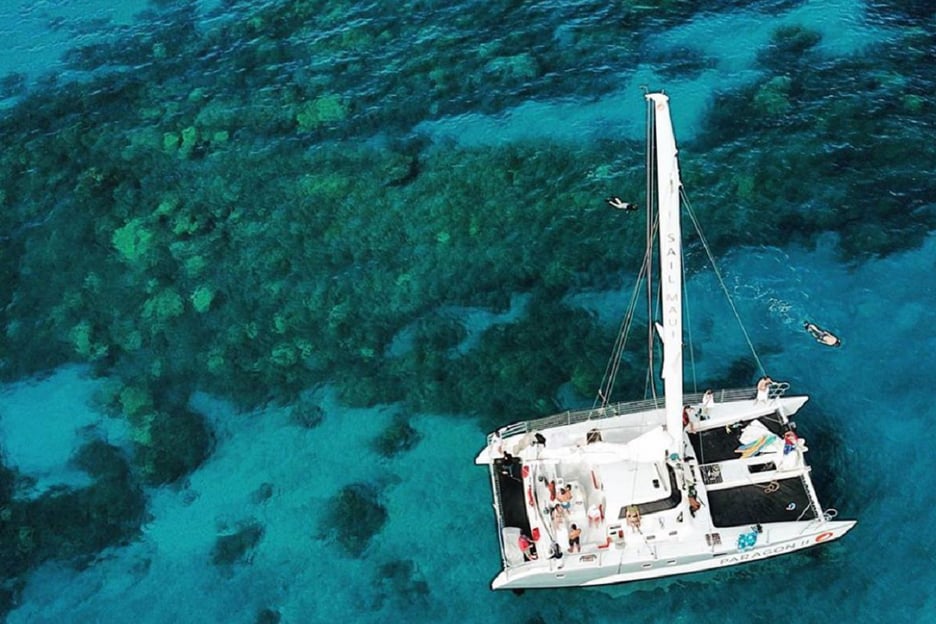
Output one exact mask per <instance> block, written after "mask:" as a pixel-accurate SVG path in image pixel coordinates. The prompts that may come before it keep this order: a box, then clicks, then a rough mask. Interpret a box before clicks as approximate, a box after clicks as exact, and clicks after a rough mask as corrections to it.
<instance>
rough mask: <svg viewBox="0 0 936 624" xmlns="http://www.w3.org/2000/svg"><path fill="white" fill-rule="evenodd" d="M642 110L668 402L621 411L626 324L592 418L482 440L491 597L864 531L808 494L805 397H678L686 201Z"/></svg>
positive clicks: (659, 120)
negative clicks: (497, 566) (490, 524)
mask: <svg viewBox="0 0 936 624" xmlns="http://www.w3.org/2000/svg"><path fill="white" fill-rule="evenodd" d="M646 99H647V106H648V141H647V145H648V158H647V166H648V176H647V179H648V189H647V190H648V193H647V195H648V199H647V210H648V214H647V224H648V225H647V228H648V235H647V245H648V247H647V253H646V255H645V256H644V263H643V267H642V268H641V271H640V275H641V279H640V280H638V282H639V283H640V282H642V281H643V278H645V277H646V276H647V275H649V274H650V273H652V270H650V267H651V266H652V265H653V264H654V263H653V261H652V259H653V256H654V252H653V250H654V248H656V250H657V251H656V255H657V256H658V260H659V276H658V277H659V283H660V284H659V288H658V291H657V294H656V295H655V296H650V297H647V300H648V308H649V307H656V308H657V309H658V310H659V312H658V314H659V320H658V321H656V322H654V323H652V325H651V327H652V328H650V329H649V331H650V332H651V333H652V334H655V336H656V340H658V341H659V342H660V343H662V344H661V346H659V347H656V346H655V345H654V344H653V342H654V340H649V341H648V343H649V344H650V348H649V354H648V355H649V363H650V366H651V367H653V357H654V355H653V354H654V352H655V351H656V350H658V349H659V350H662V355H663V357H662V363H661V366H660V378H661V379H662V383H663V397H662V400H661V397H659V396H658V395H657V393H656V391H655V390H653V389H652V390H651V391H650V392H648V394H650V395H651V396H650V398H645V399H642V400H639V401H633V402H624V403H616V402H611V400H610V399H611V394H612V390H613V385H614V378H615V375H616V372H617V368H618V364H619V362H620V359H621V355H622V352H623V349H624V345H625V343H626V332H627V328H628V327H629V325H630V323H629V322H625V323H622V332H621V334H620V335H619V337H618V340H617V342H616V344H615V349H614V353H613V354H612V357H611V362H610V363H609V367H608V374H607V375H606V377H605V380H604V382H603V383H602V386H601V389H600V390H599V391H598V393H597V398H596V400H595V404H594V406H593V407H592V408H591V409H584V410H578V411H567V412H562V413H559V414H555V415H553V416H549V417H546V418H541V419H538V420H529V421H525V422H517V423H514V424H511V425H508V426H505V427H502V428H500V429H498V430H497V431H494V432H492V433H491V434H489V435H488V436H487V444H486V446H485V447H484V448H483V449H482V450H481V452H480V453H479V454H478V456H477V457H476V459H475V463H476V464H479V465H485V466H488V467H489V471H490V479H491V489H492V493H493V499H494V504H493V508H494V515H495V518H496V521H497V530H498V537H499V542H500V555H501V560H502V564H503V566H502V570H501V571H500V573H499V574H497V576H496V578H495V579H494V581H493V582H492V584H491V586H492V588H493V589H515V590H521V589H525V588H548V587H582V586H591V585H604V584H611V583H624V582H629V581H638V580H645V579H652V578H659V577H664V576H671V575H677V574H685V573H689V572H697V571H702V570H713V569H718V568H724V567H727V566H733V565H736V564H740V563H745V562H752V561H759V560H762V559H766V558H768V557H774V556H777V555H783V554H787V553H792V552H796V551H799V550H803V549H805V548H810V547H813V546H817V545H820V544H825V543H828V542H831V541H833V540H836V539H839V538H841V537H842V536H843V535H845V533H847V532H848V531H849V530H850V529H851V528H852V527H853V526H855V521H854V520H838V519H836V516H837V512H836V511H835V510H834V509H823V507H822V505H821V504H820V502H819V498H818V496H817V494H816V491H815V489H814V487H813V483H812V480H811V478H810V467H809V465H808V464H807V463H806V452H807V450H808V449H807V447H806V444H805V440H804V439H802V438H800V437H799V436H798V435H797V433H796V428H795V423H793V422H792V421H791V417H792V416H793V415H794V414H795V413H796V412H797V411H798V410H799V409H800V408H801V407H802V406H803V405H804V404H805V403H806V401H807V400H808V397H807V396H787V390H788V389H789V385H788V384H786V383H777V382H774V381H773V380H771V379H770V378H769V377H767V376H766V375H764V376H763V377H762V378H761V380H760V381H759V382H758V383H757V387H756V388H754V387H751V388H745V389H740V390H739V389H725V390H717V391H715V390H708V391H706V392H705V393H704V394H701V393H686V392H684V388H683V364H684V363H683V351H684V346H683V345H684V340H683V283H682V282H683V271H682V235H681V223H680V216H681V198H682V196H683V188H682V183H681V181H680V176H679V164H678V161H677V150H676V140H675V136H674V132H673V125H672V120H671V117H670V107H669V98H668V96H666V95H665V94H663V93H648V94H647V95H646ZM686 206H687V208H689V204H688V202H686ZM688 212H689V216H690V217H692V221H693V222H695V221H696V219H695V217H694V214H693V213H692V212H691V210H689V211H688ZM706 249H707V246H706ZM710 260H711V261H712V263H713V264H712V266H713V269H714V270H715V273H716V275H718V271H717V268H715V265H714V259H713V258H711V255H710ZM636 292H637V290H636V289H635V295H636ZM726 294H727V289H726ZM637 299H638V297H636V296H635V297H634V298H633V299H632V302H631V306H632V307H631V308H630V309H629V311H628V315H627V317H626V320H628V321H629V320H630V319H631V318H632V314H633V306H634V305H635V302H636V301H637ZM651 300H655V301H656V305H654V304H651V303H649V302H650V301H651ZM652 314H653V310H648V315H650V316H648V318H654V317H653V316H652ZM742 330H743V327H742ZM745 336H747V334H746V332H745ZM748 344H751V343H750V340H748ZM755 359H756V360H757V362H758V365H760V360H759V359H757V356H756V353H755ZM761 370H763V367H762V366H761ZM650 386H651V388H655V384H650Z"/></svg>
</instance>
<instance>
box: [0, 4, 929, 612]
mask: <svg viewBox="0 0 936 624" xmlns="http://www.w3.org/2000/svg"><path fill="white" fill-rule="evenodd" d="M933 58H936V5H934V4H933V3H931V2H925V1H906V0H867V1H866V2H860V1H856V0H803V1H797V0H764V1H760V2H732V1H730V0H713V1H710V2H702V3H689V2H666V1H656V0H649V1H647V2H643V3H630V2H598V1H591V0H575V1H569V2H551V1H545V0H544V1H539V2H515V1H508V0H487V1H485V2H477V1H471V0H449V1H448V2H435V1H433V0H410V1H402V2H398V3H373V2H351V1H346V2H327V1H311V0H288V1H282V2H273V1H256V2H247V1H239V0H216V1H211V2H208V1H205V2H194V1H192V2H182V1H179V2H173V1H171V0H162V1H158V2H156V1H153V2H144V1H142V0H132V1H128V2H120V3H113V2H110V3H107V2H101V1H100V0H44V1H28V2H27V1H26V0H0V139H2V140H0V327H2V330H3V331H0V619H5V621H7V622H10V623H39V622H108V623H109V622H114V623H126V622H136V623H139V624H149V623H153V624H156V623H164V622H191V623H202V622H226V623H228V622H229V623H246V624H251V623H254V622H257V623H274V622H296V623H300V622H355V623H357V622H361V623H366V622H374V623H378V622H380V623H383V622H391V621H399V622H414V623H418V622H459V623H466V624H470V623H474V622H477V623H484V624H489V623H493V622H511V623H519V624H523V623H531V624H532V623H540V622H589V623H592V624H602V623H605V622H607V623H612V622H613V623H620V622H685V623H690V622H691V623H693V624H705V623H713V624H714V623H719V624H720V623H724V622H751V623H757V622H765V623H766V622H776V621H778V620H781V621H787V622H804V623H809V622H816V623H820V622H821V623H823V624H825V623H829V622H862V623H863V622H888V623H904V622H906V623H917V622H931V621H936V597H934V593H933V591H932V587H933V585H934V584H936V571H934V570H936V567H934V566H933V563H932V562H933V560H934V557H936V549H934V546H933V540H932V535H933V534H934V532H936V513H934V511H933V506H934V504H936V476H934V475H936V473H934V471H932V470H931V467H932V464H933V461H932V459H931V457H930V453H929V450H928V449H929V447H928V441H929V437H928V436H929V435H930V434H931V433H932V422H933V419H934V418H936V410H934V408H933V398H932V390H931V389H930V378H931V376H932V375H931V373H932V371H933V370H936V332H934V327H936V311H934V310H936V305H934V304H936V296H934V293H936V286H934V284H936V282H934V279H933V274H934V269H936V236H934V235H933V231H934V228H936V183H934V181H933V176H932V172H933V171H934V170H936V147H934V142H933V140H932V137H933V136H934V130H936V107H934V103H933V100H932V94H933V93H934V92H936V84H934V83H936V65H934V64H933V62H932V59H933ZM645 88H646V89H651V90H659V89H662V90H665V92H667V93H668V94H669V95H670V98H671V106H672V110H673V118H674V125H675V128H676V135H677V140H678V142H679V145H680V155H681V170H682V174H683V182H684V186H685V191H686V195H687V197H688V198H689V200H690V205H691V207H692V210H693V213H694V214H696V215H697V216H698V217H699V221H700V223H701V224H702V228H703V229H704V232H705V236H706V240H707V241H708V243H709V244H710V246H711V248H712V250H713V253H714V254H715V257H716V261H717V262H718V266H719V270H720V271H721V274H722V276H723V278H724V283H725V286H726V288H727V290H728V291H729V293H730V295H731V297H732V300H733V302H734V305H735V306H736V308H737V312H738V316H739V317H740V318H741V319H742V321H743V322H744V327H745V329H746V330H747V333H748V335H749V336H750V339H751V342H752V344H753V345H754V347H755V349H756V352H757V358H754V357H753V356H752V355H751V354H750V351H749V349H748V344H747V342H746V340H745V338H744V334H742V333H740V332H739V331H738V329H737V322H736V320H735V315H734V312H733V310H732V309H731V308H730V307H729V306H728V305H727V304H726V303H725V300H724V298H723V297H722V296H721V286H720V284H719V282H718V280H717V279H716V277H715V275H714V273H713V271H712V269H711V267H710V266H709V265H708V264H707V263H706V261H705V254H704V253H703V250H702V248H701V246H700V245H699V244H698V243H689V244H688V246H687V247H686V249H685V251H686V258H687V261H686V266H687V301H688V304H689V306H690V307H691V315H690V317H689V318H688V319H687V325H688V327H689V329H690V331H691V332H692V334H691V336H690V337H689V338H690V339H691V342H692V344H693V360H694V365H695V366H694V368H693V369H692V370H691V371H690V370H689V369H688V368H687V371H686V383H687V389H689V390H700V389H703V388H705V387H708V386H710V385H712V386H715V385H720V386H726V387H743V386H745V385H748V384H751V385H752V387H753V383H754V380H755V379H756V378H757V376H759V374H760V373H761V369H760V368H759V365H760V366H762V367H763V370H765V371H766V372H767V373H769V374H770V375H771V376H772V377H773V378H774V379H777V380H783V381H787V382H789V383H790V385H791V388H792V390H791V392H794V393H796V394H808V395H809V396H810V401H809V403H808V404H807V406H806V407H805V408H804V409H803V410H802V411H801V413H800V414H799V415H798V417H797V421H798V425H799V432H800V434H801V435H802V436H804V437H805V438H806V439H807V441H808V443H809V448H810V451H809V456H808V459H809V461H810V463H811V465H812V467H813V479H814V482H815V483H816V486H817V489H818V491H819V496H820V499H821V500H822V502H823V503H824V505H825V506H826V507H829V508H834V509H836V510H837V512H838V514H839V517H841V518H856V519H857V520H858V525H857V527H856V528H855V529H854V530H853V531H852V532H850V533H849V534H848V535H847V536H846V537H845V538H844V539H842V540H840V541H837V542H835V543H832V544H828V545H826V546H823V547H821V548H817V549H813V550H811V551H808V552H804V553H800V554H794V555H789V556H784V557H780V558H774V559H770V560H766V561H761V562H757V563H752V564H747V565H745V566H740V567H735V568H732V569H725V570H719V571H717V572H711V573H701V574H694V575H690V576H684V577H679V578H678V579H669V580H661V581H650V582H643V583H634V584H628V585H623V586H611V587H603V588H592V589H578V590H571V589H570V590H559V591H529V592H526V593H525V594H523V595H520V596H517V595H514V594H512V593H509V592H505V593H494V592H492V591H490V590H489V583H490V581H491V580H492V578H493V577H494V575H495V574H496V573H497V572H498V570H499V566H500V558H499V555H498V542H497V536H496V529H495V524H494V518H493V514H492V511H491V506H490V505H491V494H490V490H489V479H488V474H487V473H486V471H485V470H483V469H482V468H479V467H476V466H474V464H473V460H474V456H475V454H476V453H477V452H478V450H479V449H480V448H481V446H482V444H483V443H484V439H485V438H484V436H485V433H486V432H487V431H489V430H491V429H492V428H493V427H496V426H499V425H502V424H507V423H509V422H513V421H516V420H523V419H527V418H531V417H537V416H541V415H544V414H548V413H549V412H550V411H554V410H558V409H564V408H568V407H576V406H579V405H588V404H590V401H591V399H592V397H593V393H594V391H595V390H596V389H597V388H598V384H599V381H600V376H601V372H602V371H603V370H604V366H605V362H606V359H607V357H608V355H609V353H610V350H611V346H612V342H613V338H614V334H615V332H616V330H617V326H618V323H619V320H620V318H621V316H622V314H623V313H624V311H625V308H626V304H627V300H628V297H629V296H630V290H631V287H632V285H633V278H634V276H635V275H636V273H637V270H638V268H639V264H640V255H641V253H642V244H643V236H644V231H645V225H644V221H643V214H642V211H641V212H638V213H635V214H628V215H623V216H622V215H619V214H612V211H609V210H607V209H606V208H605V206H604V201H603V200H604V198H605V197H607V196H609V195H619V196H622V197H625V198H627V199H631V200H634V201H637V202H641V201H642V200H643V192H644V191H643V189H644V182H645V180H644V169H643V167H644V155H643V152H644V139H643V137H644V132H645V122H644V120H645V115H646V112H645V104H644V99H643V93H644V89H645ZM804 320H811V321H814V322H816V323H819V324H820V325H822V326H824V327H827V328H829V329H831V330H833V331H834V332H835V333H836V334H837V335H839V336H840V337H841V339H842V342H843V346H842V347H841V348H838V349H829V348H824V347H822V346H820V345H818V344H817V343H816V342H814V341H813V340H812V339H810V338H809V336H808V335H807V334H806V333H805V332H804V331H803V330H802V324H803V321H804ZM645 322H646V319H638V324H640V323H645ZM632 344H633V345H635V347H634V349H632V351H633V353H630V354H629V355H628V356H627V359H626V362H627V363H626V365H625V366H624V367H623V368H624V373H623V374H622V377H623V379H622V380H621V381H620V382H619V383H618V386H617V389H618V392H619V393H620V395H621V396H617V397H615V398H618V399H621V400H625V399H636V398H641V397H642V393H643V391H644V388H643V386H642V384H641V381H642V380H643V369H641V368H640V364H639V362H640V358H641V355H642V354H641V349H642V346H641V340H640V339H639V338H638V339H637V340H634V341H633V343H632Z"/></svg>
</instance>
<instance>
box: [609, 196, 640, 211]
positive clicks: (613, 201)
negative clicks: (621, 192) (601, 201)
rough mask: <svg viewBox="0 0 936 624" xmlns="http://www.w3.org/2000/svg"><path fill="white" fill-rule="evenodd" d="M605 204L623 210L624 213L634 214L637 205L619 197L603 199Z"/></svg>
mask: <svg viewBox="0 0 936 624" xmlns="http://www.w3.org/2000/svg"><path fill="white" fill-rule="evenodd" d="M605 202H607V204H608V205H609V206H611V207H612V208H615V209H617V210H623V211H624V212H634V211H635V210H637V204H631V203H629V202H626V201H624V200H623V199H621V198H620V197H608V198H607V199H605Z"/></svg>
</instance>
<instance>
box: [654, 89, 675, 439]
mask: <svg viewBox="0 0 936 624" xmlns="http://www.w3.org/2000/svg"><path fill="white" fill-rule="evenodd" d="M646 97H647V99H648V100H650V101H652V102H653V108H654V111H653V112H654V114H653V119H654V124H653V126H654V130H655V132H656V172H657V197H658V200H659V218H660V280H661V295H662V297H663V302H662V303H663V319H662V321H661V323H658V324H657V326H656V328H657V332H658V333H659V335H660V339H661V340H662V341H663V370H662V376H663V387H664V392H665V397H666V430H667V432H668V433H669V434H670V436H672V438H673V439H674V440H676V441H678V440H681V439H682V408H683V362H682V334H683V331H682V233H681V231H680V224H679V219H680V213H679V191H680V188H681V187H682V182H681V181H680V179H679V162H678V161H677V159H676V138H675V136H674V135H673V122H672V120H671V119H670V110H669V98H668V97H667V96H665V95H663V94H662V93H649V94H647V96H646ZM670 451H671V452H677V453H678V452H681V450H680V449H679V448H675V449H670Z"/></svg>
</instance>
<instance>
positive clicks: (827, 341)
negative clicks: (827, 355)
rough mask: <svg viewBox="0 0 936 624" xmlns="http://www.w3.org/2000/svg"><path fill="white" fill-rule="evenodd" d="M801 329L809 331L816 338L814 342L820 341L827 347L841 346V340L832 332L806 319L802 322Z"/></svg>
mask: <svg viewBox="0 0 936 624" xmlns="http://www.w3.org/2000/svg"><path fill="white" fill-rule="evenodd" d="M803 329H805V330H806V331H807V332H809V335H810V336H812V337H813V338H815V339H816V342H819V343H822V344H824V345H825V346H827V347H841V346H842V341H841V340H839V338H838V336H836V335H835V334H833V333H832V332H829V331H826V330H824V329H822V328H821V327H819V326H818V325H816V324H815V323H810V322H809V321H806V322H804V323H803Z"/></svg>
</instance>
